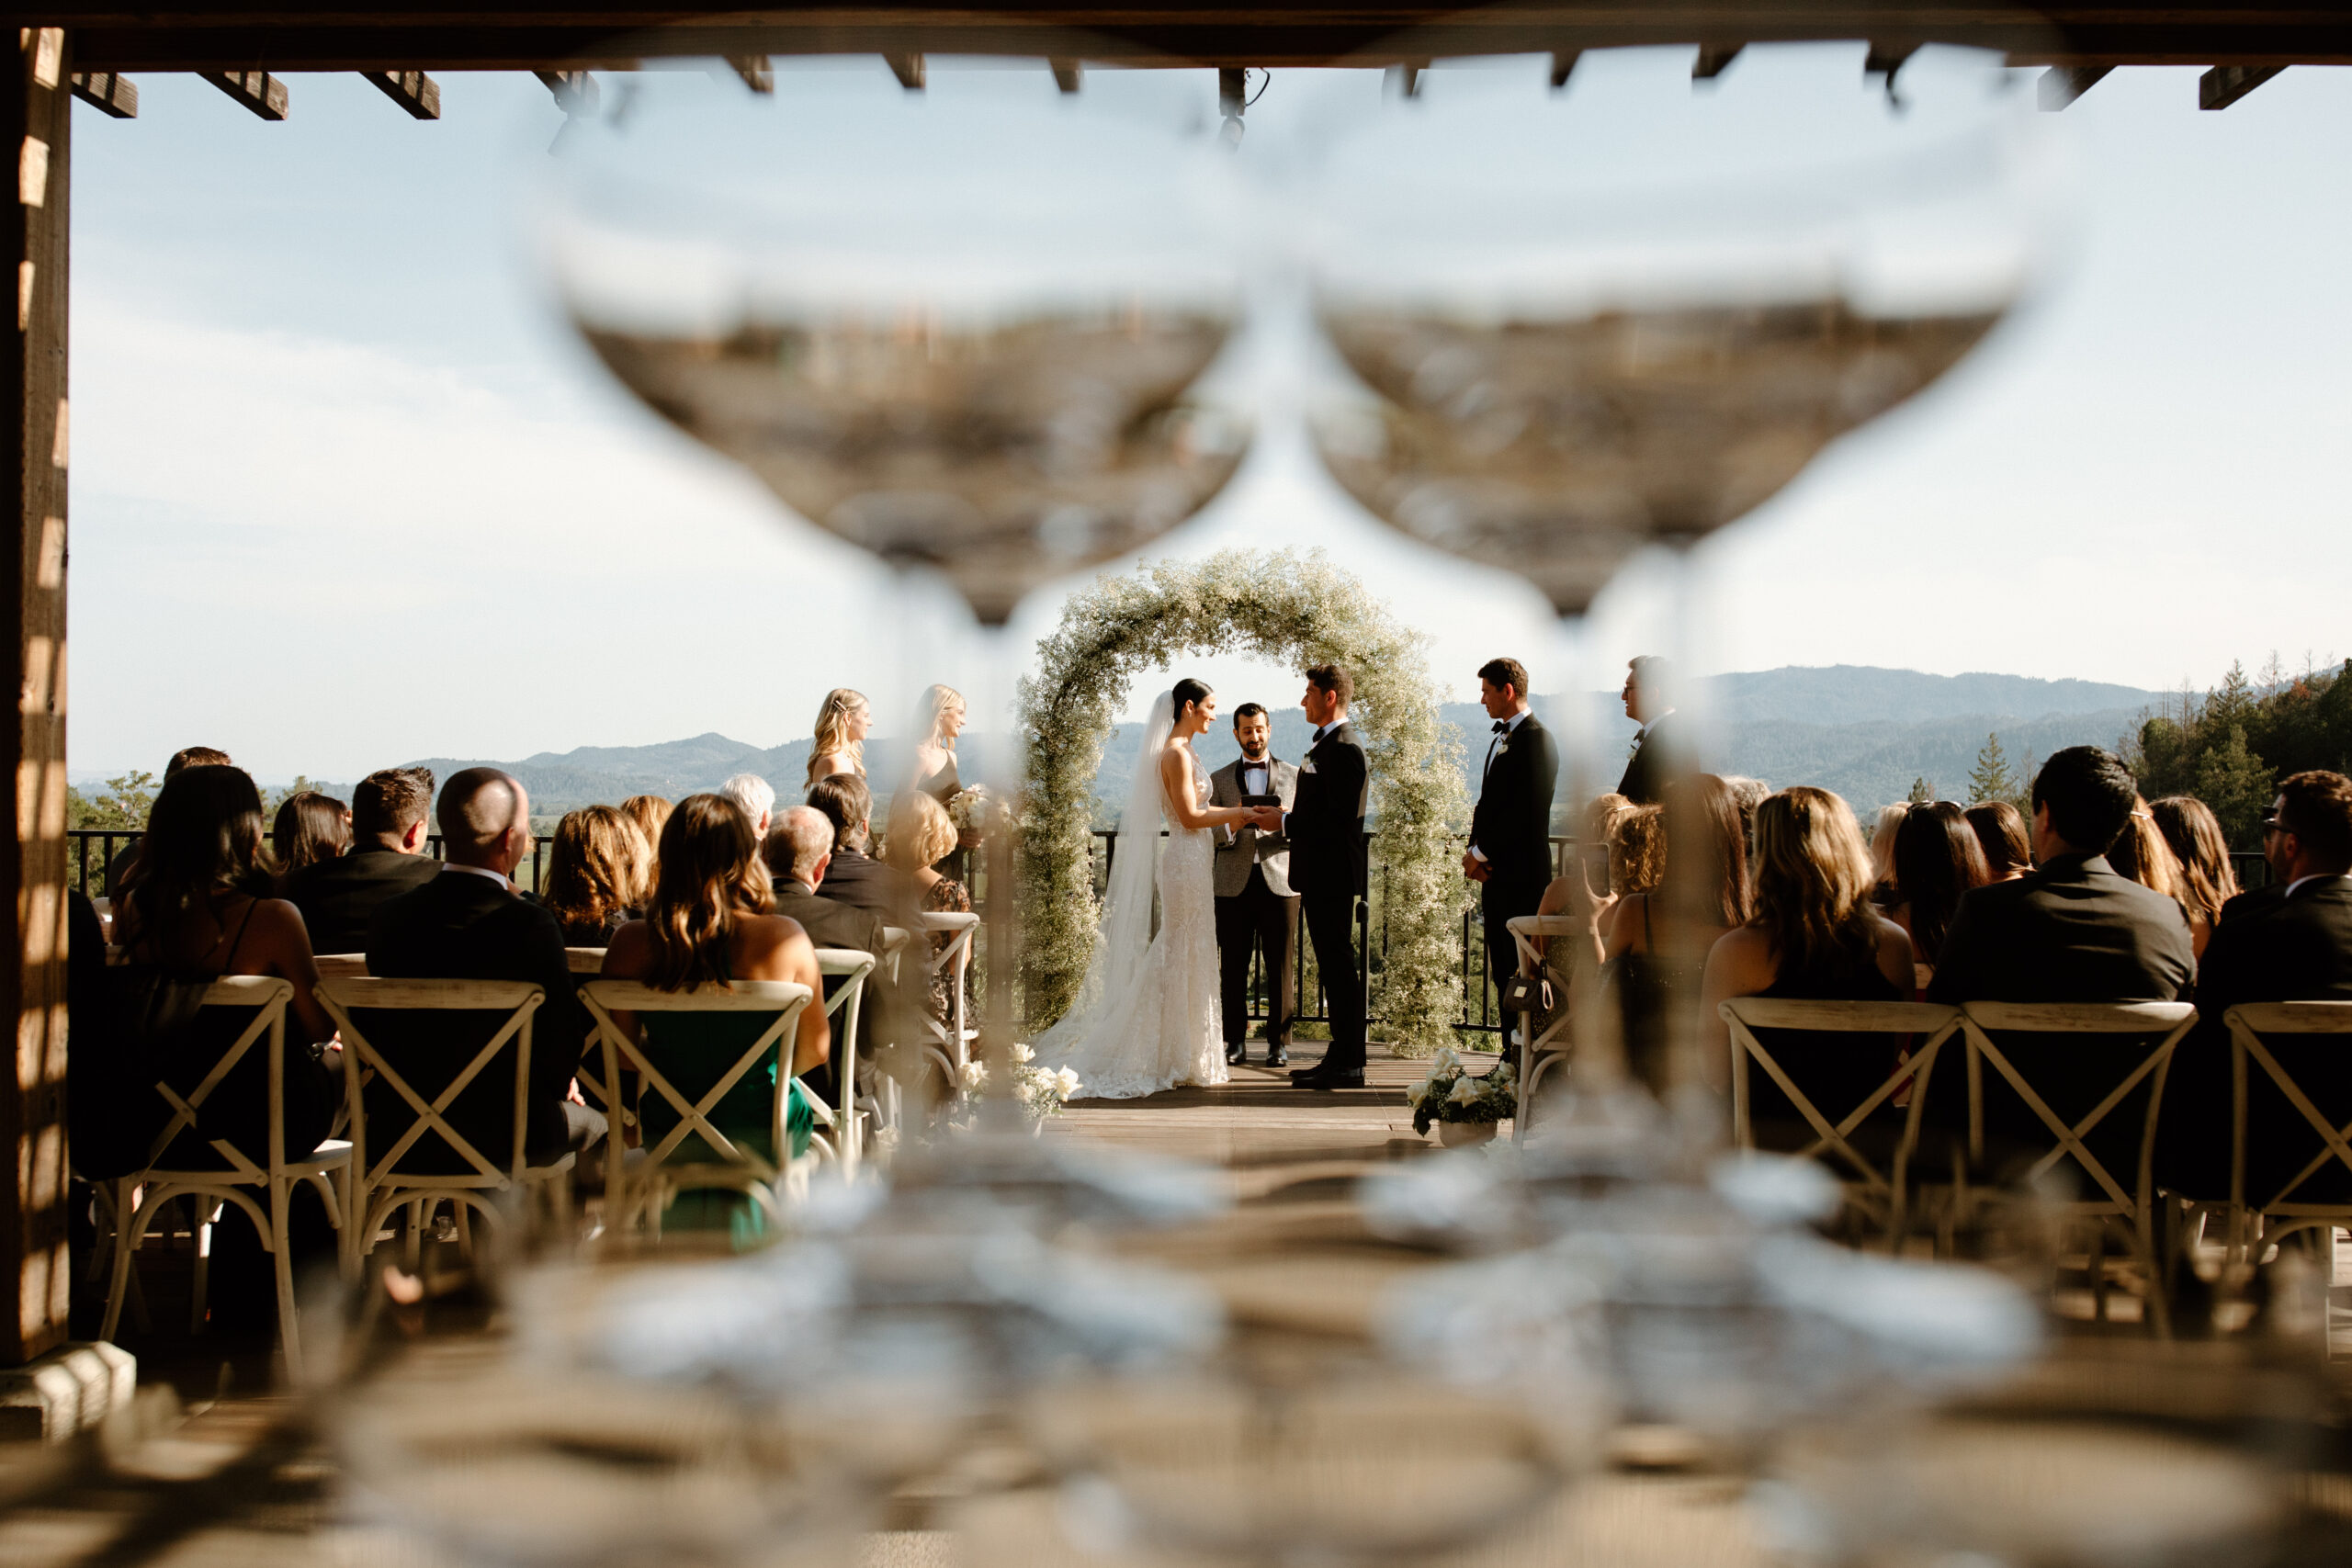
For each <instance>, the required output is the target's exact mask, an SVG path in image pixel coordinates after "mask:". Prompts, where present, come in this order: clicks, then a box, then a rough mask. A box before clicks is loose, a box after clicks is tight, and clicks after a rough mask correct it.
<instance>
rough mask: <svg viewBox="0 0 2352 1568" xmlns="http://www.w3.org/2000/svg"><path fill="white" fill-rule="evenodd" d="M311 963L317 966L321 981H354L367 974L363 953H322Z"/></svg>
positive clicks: (366, 957)
mask: <svg viewBox="0 0 2352 1568" xmlns="http://www.w3.org/2000/svg"><path fill="white" fill-rule="evenodd" d="M311 962H312V963H314V964H317V965H318V966H319V978H320V979H322V980H356V979H358V978H360V977H361V976H365V975H366V974H367V973H368V955H367V954H366V953H320V954H319V955H318V956H317V957H316V958H314V959H313V960H311Z"/></svg>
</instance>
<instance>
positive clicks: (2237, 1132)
mask: <svg viewBox="0 0 2352 1568" xmlns="http://www.w3.org/2000/svg"><path fill="white" fill-rule="evenodd" d="M2222 1021H2223V1022H2224V1023H2226V1024H2227V1025H2228V1026H2229V1031H2230V1079H2231V1089H2232V1092H2231V1097H2230V1098H2231V1102H2232V1104H2231V1117H2230V1124H2231V1140H2230V1201H2231V1203H2232V1205H2233V1206H2234V1207H2237V1208H2241V1209H2251V1210H2253V1211H2254V1212H2256V1213H2266V1214H2278V1213H2284V1214H2293V1213H2298V1212H2300V1211H2303V1210H2312V1211H2324V1212H2327V1213H2344V1212H2346V1211H2352V1199H2347V1198H2346V1197H2344V1196H2342V1195H2341V1193H2340V1190H2339V1194H2338V1195H2337V1197H2336V1198H2335V1201H2324V1194H2322V1193H2320V1192H2317V1191H2314V1190H2312V1182H2313V1180H2314V1179H2316V1178H2318V1177H2319V1176H2320V1174H2321V1173H2322V1172H2323V1171H2324V1170H2325V1169H2326V1168H2328V1167H2329V1166H2330V1165H2331V1164H2334V1165H2339V1166H2341V1167H2342V1168H2343V1169H2342V1171H2341V1172H2339V1173H2338V1179H2339V1180H2340V1179H2343V1178H2345V1177H2352V1002H2242V1003H2240V1004H2239V1005H2238V1006H2236V1007H2233V1008H2232V1009H2230V1010H2229V1011H2227V1012H2225V1013H2223V1014H2222ZM2327 1036H2334V1038H2333V1039H2325V1038H2324V1037H2327ZM2282 1058H2283V1059H2282ZM2249 1064H2252V1065H2253V1066H2259V1067H2260V1068H2261V1069H2262V1071H2263V1074H2264V1076H2265V1077H2267V1079H2268V1081H2269V1084H2270V1086H2271V1087H2272V1088H2274V1089H2276V1090H2277V1091H2278V1096H2279V1097H2280V1098H2281V1099H2283V1100H2286V1102H2287V1104H2288V1105H2289V1106H2290V1107H2292V1108H2293V1110H2294V1112H2295V1115H2296V1116H2297V1117H2300V1118H2301V1125H2297V1124H2295V1123H2294V1122H2293V1121H2292V1120H2291V1119H2288V1120H2289V1124H2288V1125H2286V1126H2283V1127H2282V1126H2278V1125H2277V1124H2276V1121H2277V1118H2274V1117H2270V1116H2265V1115H2263V1114H2262V1113H2261V1110H2260V1107H2259V1106H2258V1103H2257V1100H2256V1093H2255V1088H2256V1086H2255V1084H2254V1083H2253V1081H2252V1080H2251V1075H2250V1073H2249V1071H2248V1066H2249ZM2314 1136H2316V1138H2317V1141H2318V1144H2319V1147H2318V1149H2317V1150H2316V1151H2315V1152H2314V1153H2312V1155H2311V1156H2310V1157H2309V1158H2308V1159H2306V1160H2304V1161H2303V1162H2302V1163H2301V1167H2300V1168H2297V1169H2296V1170H2295V1171H2294V1174H2293V1175H2291V1176H2288V1177H2286V1178H2285V1179H2283V1180H2281V1179H2280V1172H2281V1171H2283V1170H2284V1169H2285V1168H2286V1161H2288V1160H2291V1159H2292V1158H2293V1157H2294V1152H2295V1151H2296V1149H2297V1148H2298V1146H2299V1145H2303V1146H2307V1145H2308V1144H2309V1142H2310V1141H2311V1140H2312V1138H2313V1137H2314ZM2256 1145H2262V1146H2263V1147H2264V1149H2265V1151H2266V1153H2267V1156H2269V1157H2267V1158H2265V1159H2263V1160H2262V1161H2261V1162H2260V1163H2262V1164H2263V1165H2264V1166H2266V1167H2269V1168H2270V1169H2268V1170H2267V1171H2266V1172H2264V1173H2263V1174H2262V1179H2261V1181H2260V1184H2259V1185H2258V1186H2254V1185H2252V1184H2253V1178H2254V1173H2253V1172H2250V1170H2249V1165H2250V1163H2252V1162H2253V1160H2254V1156H2255V1148H2256ZM2281 1156H2283V1157H2281ZM2274 1183H2275V1185H2274ZM2250 1186H2252V1190H2249V1187H2250ZM2265 1188H2267V1189H2268V1190H2263V1189H2265Z"/></svg>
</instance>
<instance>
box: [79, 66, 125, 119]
mask: <svg viewBox="0 0 2352 1568" xmlns="http://www.w3.org/2000/svg"><path fill="white" fill-rule="evenodd" d="M74 96H75V97H77V98H79V99H81V100H82V101H83V102H84V103H85V104H87V105H89V106H90V107H92V108H94V109H96V110H97V111H98V112H99V113H100V114H102V115H107V116H110V117H111V118H115V119H137V118H139V85H138V84H137V83H135V82H132V81H130V80H128V79H127V78H124V77H121V76H118V75H116V74H115V73H113V72H111V71H76V72H75V73H74Z"/></svg>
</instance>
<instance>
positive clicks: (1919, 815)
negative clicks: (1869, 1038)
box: [1887, 800, 1993, 996]
mask: <svg viewBox="0 0 2352 1568" xmlns="http://www.w3.org/2000/svg"><path fill="white" fill-rule="evenodd" d="M1992 880H1993V876H1992V873H1991V872H1990V871H1989V870H1988V869H1987V868H1986V866H1985V849H1984V846H1983V845H1981V844H1979V843H1978V842H1977V841H1976V832H1975V829H1972V828H1971V827H1970V826H1969V825H1968V815H1967V813H1965V812H1963V811H1962V810H1961V808H1960V807H1957V806H1954V805H1953V804H1952V803H1951V801H1949V800H1939V801H1936V802H1934V803H1932V804H1930V805H1926V806H1915V807H1911V809H1910V810H1908V811H1906V812H1905V813H1904V816H1903V826H1901V827H1900V828H1897V829H1895V830H1894V897H1895V900H1896V902H1895V905H1894V908H1891V909H1889V910H1888V911H1887V919H1891V920H1893V921H1894V923H1895V924H1896V925H1898V926H1901V927H1902V928H1903V934H1904V935H1905V936H1907V937H1909V938H1910V939H1911V951H1912V953H1914V954H1917V955H1921V956H1919V957H1918V958H1917V962H1918V963H1920V964H1933V963H1934V958H1933V956H1932V955H1933V954H1934V953H1935V952H1936V950H1937V949H1939V948H1940V947H1942V946H1943V944H1944V933H1945V932H1946V931H1950V930H1951V918H1952V916H1953V915H1955V914H1957V913H1958V912H1959V910H1960V897H1961V895H1962V894H1963V893H1965V892H1967V891H1968V890H1969V889H1970V888H1972V887H1982V886H1985V884H1986V883H1988V882H1990V881H1992ZM1909 994H1910V993H1909V992H1908V991H1907V990H1906V991H1905V995H1906V996H1907V995H1909Z"/></svg>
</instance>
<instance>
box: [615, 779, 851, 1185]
mask: <svg viewBox="0 0 2352 1568" xmlns="http://www.w3.org/2000/svg"><path fill="white" fill-rule="evenodd" d="M774 907H775V897H774V895H773V893H772V892H771V891H770V888H769V885H768V868H767V866H766V864H765V863H763V862H762V861H761V859H760V845H759V840H758V839H757V838H756V837H755V836H754V835H753V833H752V822H751V818H748V817H745V816H744V815H743V808H742V807H740V806H738V805H736V804H735V803H734V802H733V801H731V800H729V799H728V798H727V797H726V796H725V795H688V796H686V798H685V799H684V800H682V801H680V802H678V805H677V807H676V809H675V810H673V811H672V812H671V814H670V820H669V822H668V823H667V824H666V825H665V826H664V827H663V828H662V846H661V851H660V857H659V861H658V871H657V873H656V877H655V881H654V885H653V894H652V897H651V898H650V899H649V900H648V902H647V904H646V908H645V914H644V917H643V918H642V919H634V920H630V921H629V922H628V923H627V924H626V925H623V926H622V927H621V928H620V929H619V930H618V931H615V932H614V933H613V940H612V942H611V943H610V944H609V945H607V946H606V947H605V963H604V967H603V969H602V970H601V971H600V974H601V976H602V977H603V978H605V979H608V980H636V981H639V982H640V983H642V984H644V985H647V986H650V987H653V988H654V989H655V990H657V991H686V992H691V991H695V990H698V989H700V988H701V987H704V986H718V987H721V988H722V989H725V988H729V987H731V986H732V984H733V983H734V982H735V981H737V980H790V981H794V982H797V983H798V984H800V985H803V986H806V987H809V998H810V999H809V1005H808V1006H807V1007H805V1008H803V1009H802V1010H801V1012H800V1018H799V1021H798V1028H797V1032H796V1034H795V1035H794V1037H793V1039H792V1042H791V1049H790V1051H789V1053H788V1055H789V1061H788V1065H784V1070H785V1071H786V1072H787V1073H789V1074H790V1075H791V1076H792V1077H793V1078H794V1080H795V1081H794V1082H793V1083H791V1084H790V1085H789V1086H788V1088H787V1090H786V1092H787V1093H789V1095H790V1096H791V1099H790V1100H789V1103H788V1105H787V1107H786V1122H785V1126H786V1135H787V1137H788V1140H789V1142H790V1144H791V1151H792V1153H793V1154H794V1155H795V1156H797V1155H800V1154H802V1153H805V1152H806V1151H807V1149H808V1146H809V1134H810V1132H811V1131H812V1130H813V1129H814V1128H815V1126H816V1115H815V1112H814V1111H812V1110H811V1109H810V1100H809V1096H808V1093H807V1091H806V1090H804V1089H802V1088H801V1087H800V1085H799V1083H798V1081H797V1079H798V1076H799V1075H800V1074H802V1073H804V1072H807V1071H808V1070H809V1068H811V1067H814V1066H818V1065H820V1063H822V1062H823V1061H825V1060H826V1058H827V1057H828V1056H829V1055H831V1049H832V1032H831V1029H830V1028H829V1027H828V1026H827V1024H826V1021H825V1006H824V999H823V998H824V995H825V986H824V980H823V978H822V976H820V975H819V973H818V971H817V950H816V948H815V947H814V946H812V945H811V944H810V942H809V935H808V933H807V932H806V931H803V930H802V929H801V927H800V922H799V921H797V920H794V919H786V918H785V917H783V916H781V915H772V914H770V913H769V912H768V911H769V910H770V909H771V908H774ZM613 1021H614V1022H615V1023H616V1024H618V1025H619V1026H620V1027H621V1028H622V1029H623V1030H625V1031H628V1032H630V1033H631V1034H632V1035H633V1036H635V1037H636V1038H637V1039H638V1040H639V1041H640V1042H641V1043H642V1045H643V1048H644V1051H645V1055H646V1057H647V1059H648V1060H650V1061H651V1062H652V1063H653V1064H654V1065H655V1066H658V1067H659V1068H660V1069H661V1071H662V1076H663V1077H666V1078H668V1079H669V1080H670V1083H671V1084H672V1086H673V1088H675V1089H677V1090H678V1092H679V1093H680V1094H681V1095H683V1096H684V1098H685V1099H686V1100H687V1101H688V1102H689V1103H693V1102H695V1101H697V1100H700V1099H701V1097H702V1096H703V1095H705V1094H707V1093H708V1092H709V1090H710V1089H711V1087H712V1086H713V1085H715V1084H716V1083H718V1080H719V1079H720V1078H721V1077H724V1076H725V1075H726V1074H727V1073H728V1072H729V1070H730V1069H732V1068H733V1066H734V1065H735V1063H736V1062H737V1061H738V1060H740V1059H741V1056H742V1055H743V1053H744V1052H745V1051H746V1050H747V1049H749V1048H750V1046H751V1043H752V1041H754V1040H756V1039H758V1038H759V1037H760V1035H761V1034H762V1033H763V1032H764V1031H765V1030H766V1029H767V1027H768V1024H769V1023H770V1022H771V1021H772V1020H771V1018H770V1017H769V1016H768V1015H765V1014H762V1013H756V1012H753V1013H741V1012H707V1013H692V1012H676V1013H644V1014H637V1013H621V1012H616V1013H615V1015H614V1019H613ZM778 1055H780V1056H782V1055H786V1053H783V1052H781V1051H780V1052H779V1053H778ZM779 1065H780V1064H777V1063H771V1064H770V1065H769V1066H768V1067H767V1069H766V1070H765V1071H764V1072H760V1071H753V1072H750V1073H746V1074H744V1075H743V1077H741V1079H739V1080H737V1082H736V1084H735V1087H734V1088H732V1089H729V1090H728V1091H727V1092H726V1094H724V1095H723V1096H721V1097H720V1099H719V1101H718V1105H716V1106H715V1107H713V1108H712V1110H711V1111H710V1113H709V1116H710V1122H711V1125H713V1126H714V1127H717V1128H718V1130H719V1131H720V1132H721V1133H723V1134H726V1135H727V1136H728V1137H729V1139H731V1140H733V1141H734V1142H735V1143H737V1144H740V1145H743V1146H744V1147H746V1148H748V1149H752V1150H753V1151H755V1152H757V1153H758V1154H759V1155H761V1156H763V1158H766V1159H769V1160H773V1161H775V1163H776V1164H778V1165H782V1164H783V1163H784V1161H783V1156H782V1151H780V1150H778V1149H776V1148H775V1146H774V1143H773V1138H772V1134H771V1118H772V1114H773V1111H774V1109H775V1092H776V1079H775V1075H776V1070H777V1066H779ZM639 1120H640V1122H641V1124H642V1126H643V1127H644V1132H645V1139H646V1141H647V1143H648V1144H654V1143H659V1142H660V1141H661V1140H662V1138H663V1137H665V1136H666V1135H668V1134H669V1132H670V1130H671V1129H672V1128H673V1127H674V1126H676V1125H677V1122H678V1111H677V1108H676V1107H675V1106H673V1105H672V1104H671V1103H670V1102H669V1100H667V1099H666V1098H664V1097H662V1096H660V1095H654V1096H651V1097H649V1098H646V1099H643V1100H641V1101H640V1102H639ZM700 1145H701V1140H700V1139H699V1138H695V1137H689V1138H687V1139H686V1140H685V1141H684V1145H683V1152H684V1153H685V1154H686V1156H688V1157H692V1156H693V1155H694V1154H695V1152H697V1151H699V1150H700ZM709 1152H711V1153H713V1154H715V1151H709ZM692 1196H694V1195H693V1194H691V1193H689V1194H682V1195H681V1197H682V1199H683V1198H689V1197H692ZM684 1211H695V1212H699V1213H701V1214H702V1216H703V1218H704V1219H706V1220H707V1221H708V1222H709V1223H712V1224H718V1223H726V1224H729V1225H730V1226H731V1227H735V1228H741V1225H742V1224H744V1223H745V1216H746V1215H755V1214H756V1211H755V1210H752V1209H750V1208H749V1207H748V1205H743V1204H735V1203H729V1204H725V1205H723V1206H721V1207H720V1208H718V1209H716V1210H714V1209H712V1208H710V1207H709V1206H708V1205H706V1204H702V1203H684V1202H673V1205H672V1206H671V1208H670V1210H669V1211H668V1212H667V1214H666V1215H665V1218H664V1219H663V1222H662V1223H663V1224H665V1225H667V1224H674V1223H678V1222H679V1221H680V1220H684V1222H685V1223H688V1224H692V1223H695V1220H694V1218H693V1217H692V1214H690V1213H685V1212H684ZM722 1216H723V1219H722ZM752 1223H753V1224H754V1225H755V1224H756V1222H755V1221H754V1222H752Z"/></svg>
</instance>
